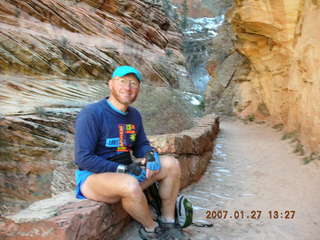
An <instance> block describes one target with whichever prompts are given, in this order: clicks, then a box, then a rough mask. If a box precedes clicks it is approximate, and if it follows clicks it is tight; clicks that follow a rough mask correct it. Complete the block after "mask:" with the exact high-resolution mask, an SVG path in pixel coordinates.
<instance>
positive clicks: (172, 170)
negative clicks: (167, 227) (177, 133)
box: [141, 155, 181, 220]
mask: <svg viewBox="0 0 320 240" xmlns="http://www.w3.org/2000/svg"><path fill="white" fill-rule="evenodd" d="M160 162H161V170H160V172H159V173H158V174H157V175H155V176H154V177H152V179H148V180H147V181H145V182H143V183H142V184H141V185H142V187H143V188H146V187H148V186H149V185H151V184H152V183H153V182H154V181H159V183H160V189H159V194H160V197H161V200H162V209H161V214H162V217H163V218H165V219H170V220H174V217H175V216H174V214H175V204H176V198H177V196H178V193H179V190H180V176H181V170H180V164H179V161H178V160H177V159H176V158H174V157H172V156H167V155H165V156H160Z"/></svg>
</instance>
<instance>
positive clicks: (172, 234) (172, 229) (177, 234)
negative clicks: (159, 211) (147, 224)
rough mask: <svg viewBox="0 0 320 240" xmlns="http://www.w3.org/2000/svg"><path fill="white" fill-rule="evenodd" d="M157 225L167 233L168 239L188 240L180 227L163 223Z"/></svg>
mask: <svg viewBox="0 0 320 240" xmlns="http://www.w3.org/2000/svg"><path fill="white" fill-rule="evenodd" d="M159 225H160V227H161V229H162V230H163V231H165V232H166V233H167V235H168V236H169V239H172V240H190V238H189V237H188V236H187V235H186V234H185V233H184V232H183V231H182V229H181V227H180V226H179V225H178V224H176V223H164V222H161V221H159Z"/></svg>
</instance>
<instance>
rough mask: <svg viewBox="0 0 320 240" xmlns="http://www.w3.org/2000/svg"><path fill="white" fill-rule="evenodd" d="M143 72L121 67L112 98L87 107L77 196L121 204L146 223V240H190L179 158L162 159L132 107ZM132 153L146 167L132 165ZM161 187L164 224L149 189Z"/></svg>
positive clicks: (79, 124) (78, 142) (79, 123)
mask: <svg viewBox="0 0 320 240" xmlns="http://www.w3.org/2000/svg"><path fill="white" fill-rule="evenodd" d="M141 80H142V75H141V73H140V72H139V71H138V70H136V69H135V68H133V67H131V66H120V67H118V68H116V70H115V71H114V72H113V74H112V78H111V79H110V80H109V82H108V86H109V89H110V97H107V98H105V99H103V100H101V101H99V102H97V103H93V104H90V105H88V106H87V107H85V108H84V109H83V110H82V111H81V112H80V113H79V115H78V117H77V120H76V124H75V129H76V134H75V161H76V164H77V165H78V167H79V169H78V170H76V184H77V187H76V195H77V198H80V199H81V198H82V199H84V198H88V199H91V200H95V201H102V202H106V203H110V204H112V203H116V202H118V201H120V202H121V203H122V206H123V208H124V209H125V210H126V211H127V212H128V213H129V214H130V215H131V216H132V217H133V218H134V219H135V220H136V221H138V222H139V223H140V224H141V228H140V229H139V235H140V237H141V238H142V239H188V238H187V237H186V236H185V234H184V233H183V232H182V231H181V229H180V228H179V227H178V226H177V225H176V224H175V215H174V212H175V202H176V198H177V195H178V191H179V187H180V166H179V162H178V161H177V159H175V158H174V157H171V156H161V157H160V158H159V156H158V154H157V152H156V151H155V150H154V149H153V148H152V147H151V146H150V143H149V141H148V139H147V138H146V135H145V132H144V129H143V125H142V119H141V115H140V113H139V112H138V111H137V110H136V109H135V108H133V107H131V106H129V105H130V104H132V103H133V102H134V101H135V100H136V98H137V96H138V94H139V90H140V82H141ZM130 152H132V153H133V155H134V156H135V157H136V158H137V159H140V161H141V162H142V163H144V164H145V165H146V168H145V169H144V168H143V167H142V166H141V164H139V163H137V162H132V160H131V159H130V154H129V153H130ZM155 181H158V182H159V184H160V187H159V194H160V197H161V200H162V209H161V217H160V218H159V221H158V222H157V221H155V220H153V218H152V214H151V212H150V210H149V206H148V203H147V199H146V197H145V195H144V193H143V189H145V188H147V187H148V186H150V185H151V184H152V183H153V182H155Z"/></svg>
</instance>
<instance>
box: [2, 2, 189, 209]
mask: <svg viewBox="0 0 320 240" xmlns="http://www.w3.org/2000/svg"><path fill="white" fill-rule="evenodd" d="M152 2H153V1H140V0H135V1H123V0H109V1H102V0H96V1H91V0H83V1H81V0H80V1H79V0H74V1H73V0H64V1H63V0H19V1H18V0H6V1H4V0H2V1H0V99H1V102H0V111H1V115H0V146H1V148H0V211H2V210H9V209H13V210H14V209H15V208H20V207H21V206H25V205H28V204H29V203H30V202H33V201H35V200H37V199H42V198H45V197H50V196H51V195H52V194H57V193H59V192H61V191H66V190H70V189H72V187H73V186H72V184H71V183H70V181H69V180H68V179H69V178H70V176H72V175H73V171H72V170H71V169H72V168H71V166H72V165H73V163H72V162H73V143H72V140H73V121H74V118H75V116H76V114H77V113H78V112H79V110H80V109H81V107H83V106H84V105H85V104H87V103H88V102H92V101H94V100H97V99H100V98H101V97H103V96H105V89H106V85H105V83H106V80H107V79H109V78H110V75H111V73H112V71H113V70H114V68H115V67H116V66H117V65H123V64H130V65H133V66H135V67H137V68H138V69H140V70H141V71H142V73H143V75H144V82H145V83H149V84H154V85H158V86H172V87H179V86H180V87H181V83H183V80H184V79H185V78H184V77H181V76H180V75H179V74H176V72H180V73H181V72H182V73H184V75H186V70H185V67H184V62H185V60H184V57H183V55H182V54H181V51H180V49H181V33H179V31H178V30H177V27H176V25H175V23H173V22H172V21H171V20H169V19H168V18H167V17H166V16H165V14H164V12H163V11H162V9H161V5H159V4H153V3H152ZM187 84H188V82H184V86H186V85H187ZM189 86H191V85H189Z"/></svg>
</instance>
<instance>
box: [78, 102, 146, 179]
mask: <svg viewBox="0 0 320 240" xmlns="http://www.w3.org/2000/svg"><path fill="white" fill-rule="evenodd" d="M75 131H76V133H75V162H76V164H77V165H78V167H79V168H81V169H84V170H88V171H91V172H94V173H101V172H115V171H116V169H117V167H118V165H119V163H117V162H114V161H110V160H108V159H109V158H110V157H113V156H115V155H116V154H118V153H122V152H127V151H130V150H132V151H133V155H134V156H135V157H137V158H139V157H144V155H145V153H146V152H148V151H150V150H151V149H152V147H151V146H150V143H149V141H148V139H147V137H146V135H145V132H144V129H143V125H142V119H141V115H140V113H139V112H138V110H136V109H135V108H133V107H129V108H128V111H127V113H122V112H120V111H119V110H117V109H116V108H115V107H114V106H112V105H111V104H110V103H109V102H108V101H107V99H102V100H101V101H99V102H97V103H93V104H90V105H88V106H86V107H85V108H84V109H83V110H82V111H81V112H80V113H79V114H78V116H77V119H76V124H75Z"/></svg>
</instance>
